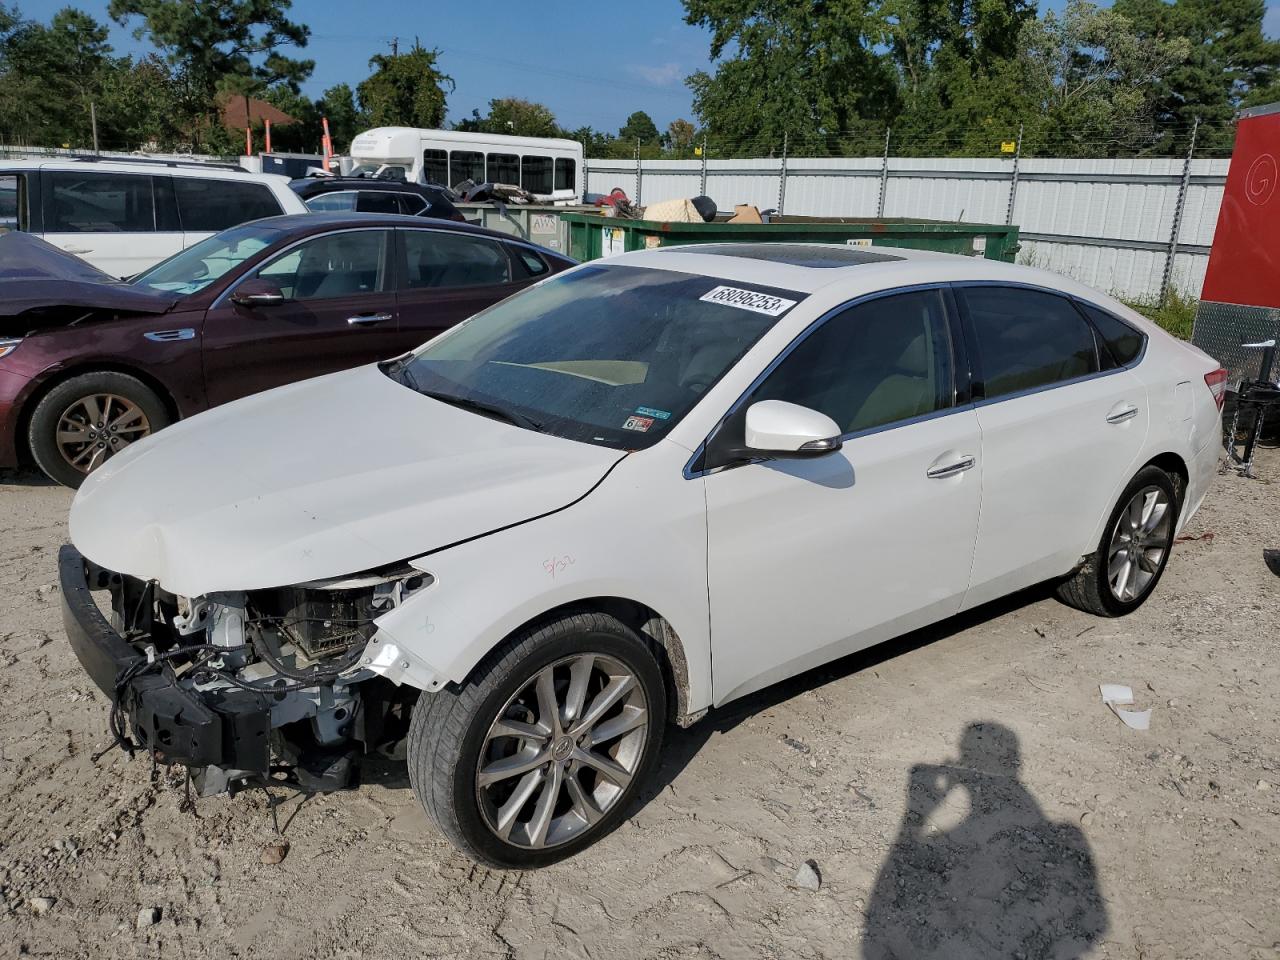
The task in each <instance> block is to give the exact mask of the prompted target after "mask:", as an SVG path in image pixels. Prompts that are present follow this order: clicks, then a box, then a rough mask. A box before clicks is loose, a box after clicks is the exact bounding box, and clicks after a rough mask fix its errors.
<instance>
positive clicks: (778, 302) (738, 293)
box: [698, 287, 796, 317]
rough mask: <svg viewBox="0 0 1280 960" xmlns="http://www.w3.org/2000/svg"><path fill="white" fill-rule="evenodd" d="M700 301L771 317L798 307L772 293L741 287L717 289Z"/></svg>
mask: <svg viewBox="0 0 1280 960" xmlns="http://www.w3.org/2000/svg"><path fill="white" fill-rule="evenodd" d="M698 299H699V300H705V301H707V302H708V303H720V304H724V306H726V307H737V308H738V309H739V310H751V311H754V312H755V313H765V314H768V315H769V316H771V317H776V316H779V315H780V314H783V313H786V312H787V311H788V310H790V309H791V308H792V307H794V306H795V305H796V301H794V300H787V299H784V298H783V297H775V296H774V295H773V294H771V293H760V292H758V291H756V290H743V289H741V288H740V287H716V288H715V289H714V290H709V291H707V292H706V293H704V294H703V295H702V296H700V297H699V298H698Z"/></svg>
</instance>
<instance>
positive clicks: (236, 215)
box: [173, 177, 284, 233]
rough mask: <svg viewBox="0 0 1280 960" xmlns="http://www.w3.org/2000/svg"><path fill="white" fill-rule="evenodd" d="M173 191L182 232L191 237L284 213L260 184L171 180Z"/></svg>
mask: <svg viewBox="0 0 1280 960" xmlns="http://www.w3.org/2000/svg"><path fill="white" fill-rule="evenodd" d="M173 189H174V192H175V193H176V194H177V196H178V215H179V216H180V217H181V218H182V229H183V230H186V231H189V232H192V233H205V232H208V233H216V232H218V231H219V230H225V229H227V227H234V226H236V225H237V224H241V223H247V222H249V221H250V220H260V219H262V218H263V217H277V216H279V215H280V214H281V213H283V212H284V211H283V210H281V209H280V204H279V202H278V201H277V200H276V198H275V197H274V196H273V195H272V193H271V190H270V189H269V188H268V187H266V186H265V185H263V184H261V183H237V182H236V181H234V180H204V179H200V178H198V177H174V178H173Z"/></svg>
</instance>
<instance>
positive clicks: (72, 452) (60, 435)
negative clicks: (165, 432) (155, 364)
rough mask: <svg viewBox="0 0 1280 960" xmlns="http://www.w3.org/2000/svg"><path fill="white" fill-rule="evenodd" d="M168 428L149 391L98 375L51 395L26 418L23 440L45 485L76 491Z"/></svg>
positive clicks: (115, 375) (122, 377)
mask: <svg viewBox="0 0 1280 960" xmlns="http://www.w3.org/2000/svg"><path fill="white" fill-rule="evenodd" d="M168 423H169V412H168V410H167V409H166V408H165V405H164V402H163V401H162V400H161V399H160V398H159V397H158V396H156V394H155V391H154V390H152V389H151V388H150V387H148V386H147V385H146V384H145V383H143V382H142V381H141V380H138V379H137V378H136V377H131V376H129V375H128V374H126V373H119V372H116V371H114V370H102V371H99V372H97V373H86V374H81V375H80V376H78V377H73V378H71V379H70V380H67V381H65V382H63V383H60V384H58V385H57V386H56V387H54V388H53V389H52V390H50V391H49V392H48V393H47V394H46V395H45V396H44V398H43V399H41V401H40V402H39V404H37V405H36V408H35V411H34V412H33V413H32V415H31V426H30V430H29V432H28V435H27V439H28V442H29V443H30V446H31V456H32V457H33V458H34V460H35V461H36V465H37V466H39V467H40V469H41V470H43V471H44V472H45V474H46V475H47V476H48V477H49V478H50V479H52V480H56V481H57V482H58V483H61V484H64V485H66V486H68V487H78V486H80V484H81V483H82V482H83V481H84V478H85V477H87V476H88V475H89V474H90V473H91V472H92V471H94V470H96V469H97V468H98V467H100V466H101V465H102V464H103V463H105V462H106V461H107V460H109V459H110V458H111V457H112V456H114V455H115V454H117V453H119V452H120V451H121V450H124V449H126V448H127V447H129V446H130V445H131V444H133V443H135V442H136V441H138V440H141V439H142V438H143V437H145V436H147V435H149V434H151V433H154V432H155V431H156V430H159V429H160V428H161V427H164V426H166V425H167V424H168Z"/></svg>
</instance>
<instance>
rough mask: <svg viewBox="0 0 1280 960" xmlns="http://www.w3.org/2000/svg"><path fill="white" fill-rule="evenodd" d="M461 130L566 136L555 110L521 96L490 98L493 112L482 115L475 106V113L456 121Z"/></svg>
mask: <svg viewBox="0 0 1280 960" xmlns="http://www.w3.org/2000/svg"><path fill="white" fill-rule="evenodd" d="M456 128H457V129H458V130H470V131H472V132H473V133H502V134H508V135H510V136H515V137H558V136H562V135H563V134H562V132H561V130H560V127H559V126H558V125H557V124H556V118H555V114H553V113H552V112H551V110H550V109H548V108H547V107H546V106H544V105H543V104H541V103H534V102H533V101H531V100H523V99H521V98H520V97H501V98H499V99H497V100H490V101H489V113H488V115H487V116H484V117H482V116H480V111H479V110H472V111H471V117H470V118H469V119H466V120H462V121H460V122H459V123H458V124H456Z"/></svg>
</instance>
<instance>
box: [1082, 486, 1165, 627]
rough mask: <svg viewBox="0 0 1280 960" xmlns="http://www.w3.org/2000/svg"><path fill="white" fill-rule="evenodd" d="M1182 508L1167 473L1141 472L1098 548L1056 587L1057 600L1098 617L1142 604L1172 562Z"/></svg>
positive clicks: (1119, 613) (1115, 511)
mask: <svg viewBox="0 0 1280 960" xmlns="http://www.w3.org/2000/svg"><path fill="white" fill-rule="evenodd" d="M1180 506H1181V503H1180V498H1179V494H1178V487H1177V485H1176V484H1175V482H1174V479H1173V478H1172V477H1170V476H1169V474H1167V473H1166V472H1165V471H1163V470H1161V469H1160V468H1159V467H1154V466H1146V467H1143V468H1142V469H1141V470H1139V471H1138V475H1137V476H1136V477H1134V478H1133V480H1131V481H1130V482H1129V485H1128V486H1127V487H1125V489H1124V492H1123V493H1122V494H1121V495H1120V500H1119V502H1118V503H1117V504H1116V506H1115V509H1113V510H1112V511H1111V516H1110V518H1109V519H1108V521H1107V526H1106V527H1105V528H1104V529H1103V531H1102V542H1101V543H1100V544H1099V545H1098V549H1097V550H1096V551H1095V552H1094V553H1092V554H1091V555H1090V556H1089V557H1088V559H1086V561H1085V562H1084V564H1083V565H1082V566H1081V567H1080V569H1079V570H1077V571H1076V572H1075V573H1074V574H1073V575H1072V576H1071V577H1070V578H1069V579H1067V580H1065V581H1064V582H1062V583H1061V584H1059V585H1058V590H1057V593H1058V599H1060V600H1062V601H1063V602H1064V603H1066V604H1068V605H1069V606H1073V607H1076V608H1077V609H1080V610H1084V611H1085V612H1086V613H1093V614H1097V615H1098V616H1100V617H1120V616H1124V615H1125V614H1126V613H1132V612H1133V611H1134V610H1136V609H1138V607H1140V606H1142V603H1143V601H1144V600H1146V599H1147V597H1149V596H1150V595H1151V591H1152V590H1154V589H1155V587H1156V584H1157V583H1159V582H1160V577H1161V576H1162V575H1163V574H1164V569H1165V566H1166V565H1167V564H1168V563H1169V553H1170V551H1172V549H1173V534H1174V531H1175V530H1176V529H1177V528H1178V510H1179V508H1180Z"/></svg>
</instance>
